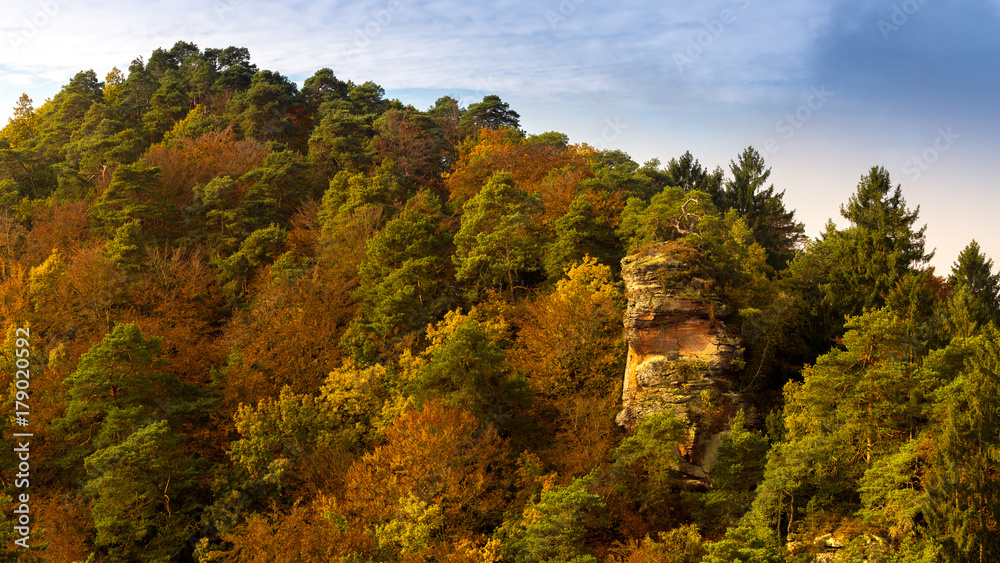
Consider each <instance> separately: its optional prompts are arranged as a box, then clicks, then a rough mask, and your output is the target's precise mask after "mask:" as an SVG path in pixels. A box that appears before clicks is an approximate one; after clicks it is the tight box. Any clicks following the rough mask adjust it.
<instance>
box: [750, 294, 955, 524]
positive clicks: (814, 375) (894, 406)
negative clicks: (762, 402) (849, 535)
mask: <svg viewBox="0 0 1000 563" xmlns="http://www.w3.org/2000/svg"><path fill="white" fill-rule="evenodd" d="M847 326H848V329H849V331H848V332H847V334H845V335H844V339H843V342H844V346H845V348H846V349H845V350H839V349H835V350H833V351H831V352H830V353H828V354H826V355H824V356H822V357H820V358H819V359H818V360H817V362H816V365H815V366H812V367H807V368H806V369H805V370H804V371H803V382H802V383H798V382H789V383H788V384H787V385H786V386H785V412H784V414H785V418H784V426H785V428H786V435H785V441H784V442H781V443H778V444H775V445H774V446H773V448H772V450H771V452H770V454H769V455H768V462H767V467H766V470H765V475H764V482H763V483H762V484H761V485H760V487H759V489H758V494H757V498H756V499H755V500H754V506H753V511H752V513H751V514H754V515H755V516H754V518H756V519H757V521H761V522H764V521H767V522H770V523H771V525H773V526H775V529H779V530H789V529H791V528H792V526H793V523H794V522H796V521H797V516H798V512H796V510H800V511H801V508H802V507H803V506H806V505H810V506H812V505H815V506H817V507H818V506H820V505H822V504H824V503H835V504H837V505H840V506H852V505H856V504H857V503H859V501H860V498H859V497H858V492H857V491H858V487H859V482H860V481H861V480H862V479H863V477H864V475H865V472H866V471H874V470H873V469H871V468H872V467H873V466H874V464H875V463H877V462H878V461H879V460H880V459H882V458H884V457H886V456H890V455H893V454H895V453H896V452H898V451H899V448H900V447H901V446H903V444H905V443H906V442H907V441H908V440H909V438H910V437H911V436H912V435H913V434H914V433H916V432H918V431H919V430H920V428H921V426H920V425H921V423H922V422H923V420H925V417H926V413H927V411H928V409H929V406H930V398H929V394H930V392H931V391H932V390H933V388H934V385H935V382H936V381H937V376H936V374H935V373H934V371H932V370H930V369H926V368H924V367H922V366H921V365H920V359H921V357H922V351H921V348H920V346H919V343H917V342H914V341H913V340H912V339H911V338H910V337H909V336H908V334H907V331H906V325H905V323H904V322H903V321H902V320H901V319H899V317H898V316H896V315H895V314H894V313H893V312H892V311H890V310H887V309H881V310H878V311H872V312H870V313H866V314H864V315H862V316H860V317H856V318H851V319H849V321H848V324H847ZM872 498H873V499H874V498H875V497H872ZM812 501H815V502H812ZM786 507H787V508H788V512H785V508H786ZM806 513H807V514H806V516H807V519H808V518H810V517H811V515H812V514H811V509H807V511H806Z"/></svg>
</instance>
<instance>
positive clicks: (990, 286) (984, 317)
mask: <svg viewBox="0 0 1000 563" xmlns="http://www.w3.org/2000/svg"><path fill="white" fill-rule="evenodd" d="M948 283H949V284H951V286H952V305H951V307H952V311H953V312H952V316H953V317H957V318H953V321H952V322H953V324H954V325H955V327H956V330H958V331H959V332H960V335H961V336H971V332H972V331H973V330H975V328H976V327H982V326H985V325H986V324H987V323H989V322H992V323H994V324H1000V273H997V274H994V273H993V260H992V259H987V258H986V256H985V255H984V254H983V253H982V251H981V250H980V248H979V243H977V242H976V241H972V242H970V243H969V245H968V246H966V247H965V248H964V249H962V252H960V253H959V255H958V259H957V260H956V261H955V263H954V264H953V265H952V267H951V274H950V275H949V276H948Z"/></svg>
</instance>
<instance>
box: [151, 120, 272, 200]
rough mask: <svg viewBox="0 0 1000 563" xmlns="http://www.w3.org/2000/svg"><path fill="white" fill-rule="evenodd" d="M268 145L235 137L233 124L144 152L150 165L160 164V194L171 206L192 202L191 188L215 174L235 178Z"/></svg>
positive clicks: (261, 157)
mask: <svg viewBox="0 0 1000 563" xmlns="http://www.w3.org/2000/svg"><path fill="white" fill-rule="evenodd" d="M266 155H267V149H266V148H265V147H264V145H262V144H261V143H260V142H259V141H255V140H253V139H243V140H237V139H236V134H235V133H234V132H233V131H232V128H230V127H227V128H225V129H223V130H221V131H211V132H209V133H206V134H204V135H202V136H201V137H198V138H197V139H189V138H179V139H175V140H173V141H171V142H170V143H169V144H159V145H156V146H154V147H152V148H151V149H149V152H148V153H146V156H145V159H146V162H147V163H148V164H149V165H150V166H159V167H160V181H161V182H162V189H163V196H164V198H166V199H167V200H168V201H169V202H170V203H171V204H172V205H173V206H187V205H190V204H191V195H192V188H194V186H195V185H196V184H205V183H207V182H209V181H210V180H212V179H213V178H216V177H218V176H226V175H228V176H232V177H233V178H238V177H240V176H242V175H243V174H246V173H247V172H249V171H250V170H251V169H252V168H254V167H255V166H257V165H259V164H260V163H261V161H263V160H264V157H265V156H266Z"/></svg>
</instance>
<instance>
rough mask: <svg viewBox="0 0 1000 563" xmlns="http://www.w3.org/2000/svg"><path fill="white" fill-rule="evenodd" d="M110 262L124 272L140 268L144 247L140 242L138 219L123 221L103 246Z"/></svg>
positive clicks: (140, 234) (140, 228)
mask: <svg viewBox="0 0 1000 563" xmlns="http://www.w3.org/2000/svg"><path fill="white" fill-rule="evenodd" d="M104 252H105V253H106V254H107V256H108V259H109V260H111V263H112V264H114V265H115V266H117V267H118V268H120V269H121V270H123V271H126V272H137V271H139V269H141V268H142V260H143V258H144V257H145V249H144V248H143V242H142V226H141V225H140V224H139V221H137V220H136V221H131V222H129V223H125V224H124V225H122V226H121V227H118V230H117V231H115V236H114V238H113V239H111V240H109V241H108V242H107V244H106V245H105V246H104Z"/></svg>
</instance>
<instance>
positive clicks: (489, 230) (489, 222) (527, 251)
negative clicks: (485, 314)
mask: <svg viewBox="0 0 1000 563" xmlns="http://www.w3.org/2000/svg"><path fill="white" fill-rule="evenodd" d="M537 205H538V200H537V199H536V198H535V197H533V196H530V195H528V194H527V193H526V192H524V191H522V190H520V189H518V188H517V187H515V185H514V179H513V178H512V177H511V175H510V174H508V173H506V172H497V173H496V174H494V175H493V177H492V178H490V180H489V182H487V183H486V185H485V186H483V189H482V190H480V192H479V193H478V194H476V196H475V197H473V198H472V199H470V200H469V201H468V202H466V203H465V206H464V208H463V213H462V225H461V227H460V228H459V230H458V234H456V235H455V254H454V255H453V256H452V261H453V262H454V263H455V266H456V267H457V271H456V273H455V277H456V278H458V280H459V281H467V282H471V283H472V287H473V292H474V294H478V291H479V290H481V289H486V288H497V289H498V288H500V287H502V286H503V285H504V284H505V283H506V286H507V288H508V289H509V290H510V293H511V296H513V294H514V288H515V285H516V283H517V281H518V280H520V279H522V278H523V277H524V276H525V275H526V274H528V273H530V272H532V271H535V270H537V269H538V261H539V256H538V244H537V240H536V237H535V236H533V234H532V232H531V219H532V216H533V214H534V212H535V209H536V207H537Z"/></svg>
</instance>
